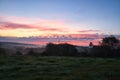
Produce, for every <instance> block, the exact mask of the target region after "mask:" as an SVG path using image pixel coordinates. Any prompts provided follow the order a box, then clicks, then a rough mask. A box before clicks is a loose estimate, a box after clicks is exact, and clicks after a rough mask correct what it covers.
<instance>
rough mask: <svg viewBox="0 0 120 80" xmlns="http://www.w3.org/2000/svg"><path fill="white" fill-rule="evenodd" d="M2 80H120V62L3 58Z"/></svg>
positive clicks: (117, 60) (92, 59) (70, 58)
mask: <svg viewBox="0 0 120 80" xmlns="http://www.w3.org/2000/svg"><path fill="white" fill-rule="evenodd" d="M0 80H120V59H119V58H90V57H58V56H57V57H56V56H54V57H53V56H0Z"/></svg>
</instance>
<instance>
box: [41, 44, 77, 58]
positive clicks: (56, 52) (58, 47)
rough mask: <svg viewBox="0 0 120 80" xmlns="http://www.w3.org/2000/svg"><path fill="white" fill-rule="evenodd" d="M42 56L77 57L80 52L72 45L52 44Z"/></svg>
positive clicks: (48, 45)
mask: <svg viewBox="0 0 120 80" xmlns="http://www.w3.org/2000/svg"><path fill="white" fill-rule="evenodd" d="M42 55H47V56H77V55H78V52H77V49H76V48H75V46H73V45H70V44H66V43H65V44H52V43H49V44H47V46H46V50H45V52H44V53H43V54H42Z"/></svg>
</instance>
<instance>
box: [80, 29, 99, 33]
mask: <svg viewBox="0 0 120 80" xmlns="http://www.w3.org/2000/svg"><path fill="white" fill-rule="evenodd" d="M99 31H100V30H91V29H90V30H80V31H78V32H80V33H90V32H99Z"/></svg>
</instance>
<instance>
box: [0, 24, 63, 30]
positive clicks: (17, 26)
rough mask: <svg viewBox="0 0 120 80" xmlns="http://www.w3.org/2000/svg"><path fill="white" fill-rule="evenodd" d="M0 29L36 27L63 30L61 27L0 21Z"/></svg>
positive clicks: (38, 28)
mask: <svg viewBox="0 0 120 80" xmlns="http://www.w3.org/2000/svg"><path fill="white" fill-rule="evenodd" d="M0 29H2V30H4V29H37V30H40V31H63V30H62V29H58V28H51V27H45V26H34V25H28V24H18V23H11V22H0Z"/></svg>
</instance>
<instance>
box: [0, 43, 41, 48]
mask: <svg viewBox="0 0 120 80" xmlns="http://www.w3.org/2000/svg"><path fill="white" fill-rule="evenodd" d="M15 46H24V47H39V46H38V45H35V44H26V43H17V42H0V47H15Z"/></svg>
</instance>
